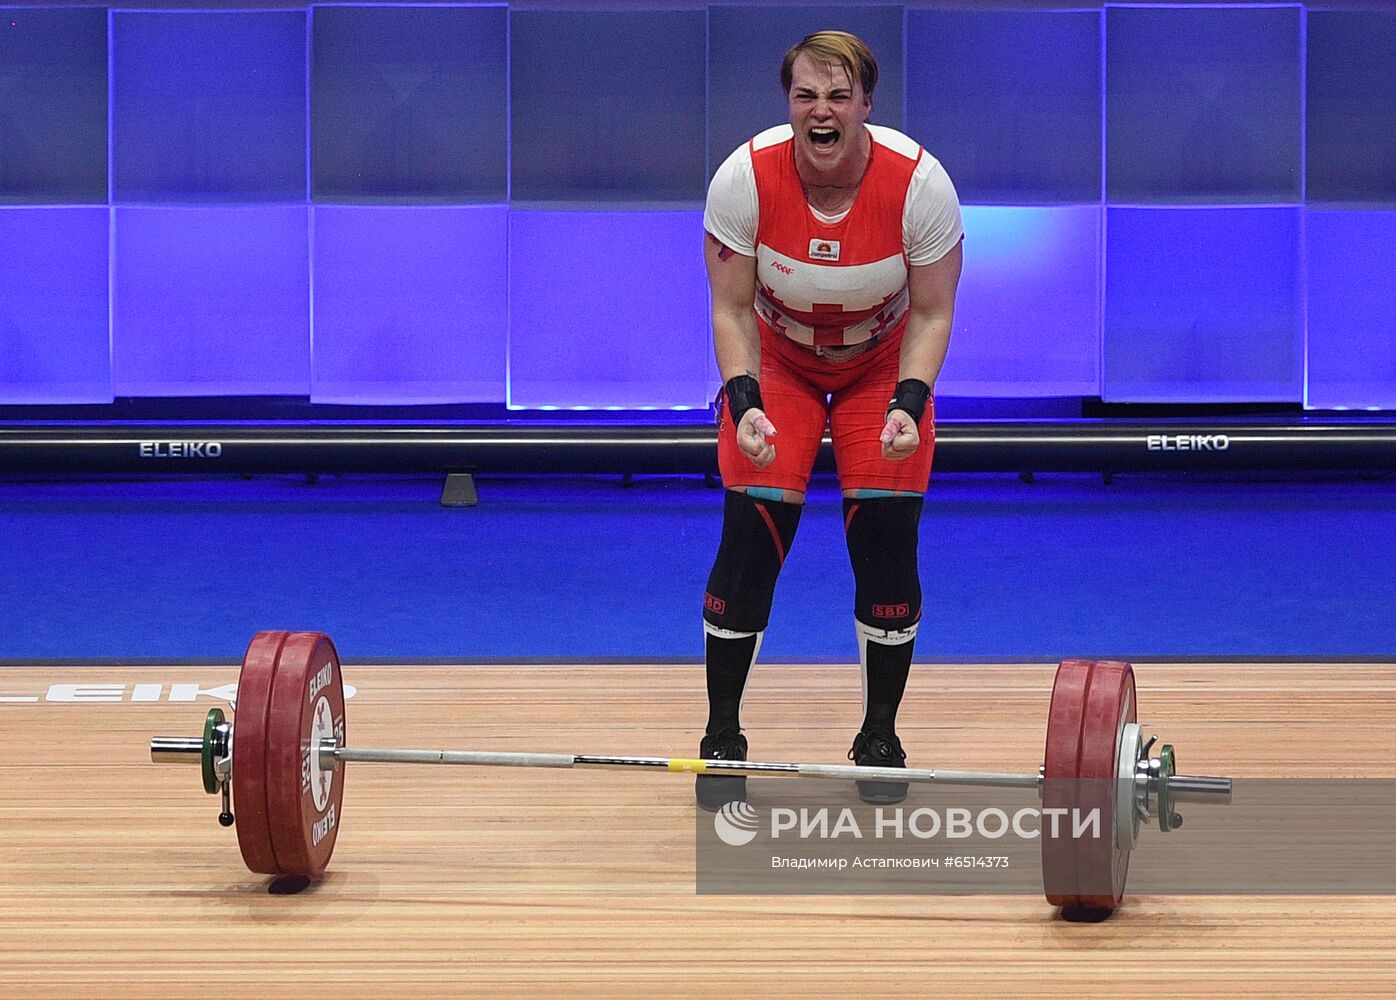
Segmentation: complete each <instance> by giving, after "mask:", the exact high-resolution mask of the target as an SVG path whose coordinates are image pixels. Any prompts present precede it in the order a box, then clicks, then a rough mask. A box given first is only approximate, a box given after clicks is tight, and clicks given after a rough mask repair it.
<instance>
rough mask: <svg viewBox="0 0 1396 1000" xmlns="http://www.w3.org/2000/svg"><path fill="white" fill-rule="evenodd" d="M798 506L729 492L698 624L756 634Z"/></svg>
mask: <svg viewBox="0 0 1396 1000" xmlns="http://www.w3.org/2000/svg"><path fill="white" fill-rule="evenodd" d="M802 510H803V507H802V505H800V504H797V503H782V502H780V501H777V500H756V499H753V498H752V497H749V496H747V494H745V493H738V492H736V491H735V490H728V491H727V497H726V500H725V502H724V506H723V509H722V542H721V544H719V545H718V548H717V559H716V560H715V561H714V563H713V571H712V573H711V574H710V575H709V576H708V592H707V594H706V596H705V597H704V598H703V620H704V621H706V622H708V624H710V625H713V626H716V627H717V628H721V629H728V630H730V631H733V632H760V631H761V630H762V629H764V628H765V627H766V623H767V621H768V620H769V619H770V617H771V598H772V597H773V596H774V595H775V590H776V577H777V576H779V575H780V566H781V563H783V562H785V554H786V553H787V552H789V551H790V543H791V542H793V541H794V540H795V529H796V527H798V526H799V524H800V512H801V511H802Z"/></svg>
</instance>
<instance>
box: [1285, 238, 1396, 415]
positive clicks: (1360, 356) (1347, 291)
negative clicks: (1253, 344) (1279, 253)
mask: <svg viewBox="0 0 1396 1000" xmlns="http://www.w3.org/2000/svg"><path fill="white" fill-rule="evenodd" d="M1305 237H1306V242H1307V246H1306V251H1307V253H1308V264H1309V378H1308V382H1309V385H1308V394H1307V398H1306V399H1305V402H1306V403H1307V405H1309V406H1312V407H1318V408H1323V407H1333V406H1380V407H1384V408H1386V409H1396V297H1393V295H1392V290H1393V289H1396V211H1386V212H1316V211H1310V212H1309V213H1308V217H1307V219H1306V220H1305Z"/></svg>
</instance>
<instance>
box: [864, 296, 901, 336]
mask: <svg viewBox="0 0 1396 1000" xmlns="http://www.w3.org/2000/svg"><path fill="white" fill-rule="evenodd" d="M896 297H897V296H896V295H889V296H887V298H886V299H885V300H884V301H883V303H882V306H881V309H882V311H881V312H880V313H878V314H877V322H876V323H875V324H874V325H873V328H872V336H874V337H880V336H882V334H884V333H885V332H887V331H888V330H889V329H891V328H892V327H894V326H896V325H897V324H898V323H899V322H901V318H902V316H904V315H905V313H898V312H897V311H896V310H895V309H888V308H887V306H888V305H889V304H890V303H891V302H892V300H893V299H895V298H896Z"/></svg>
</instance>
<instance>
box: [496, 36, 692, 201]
mask: <svg viewBox="0 0 1396 1000" xmlns="http://www.w3.org/2000/svg"><path fill="white" fill-rule="evenodd" d="M706 40H707V19H706V15H705V13H704V11H702V10H658V11H655V10H648V11H647V10H629V11H588V10H582V11H577V10H527V11H514V12H512V13H511V14H510V29H509V44H510V65H509V71H510V94H511V107H510V115H511V123H510V124H511V129H512V141H513V150H512V163H513V189H512V191H511V196H512V197H513V198H514V199H515V200H522V201H530V200H532V201H568V202H577V201H692V200H701V199H702V198H703V195H704V193H705V191H706V190H707V177H706V174H705V173H704V169H703V150H704V148H705V145H706V144H705V141H704V111H705V108H704V99H705V95H706V88H707V77H706V74H705V72H704V70H705V60H704V48H705V43H706Z"/></svg>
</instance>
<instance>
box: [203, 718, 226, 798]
mask: <svg viewBox="0 0 1396 1000" xmlns="http://www.w3.org/2000/svg"><path fill="white" fill-rule="evenodd" d="M223 721H224V716H223V710H222V709H221V708H210V709H209V710H208V715H207V716H205V717H204V750H203V754H202V757H201V760H202V762H203V766H204V791H206V792H208V793H209V794H210V795H217V794H218V771H217V770H216V769H215V768H214V764H215V763H216V761H215V759H214V755H213V736H214V729H215V728H216V727H218V726H221V725H223Z"/></svg>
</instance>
